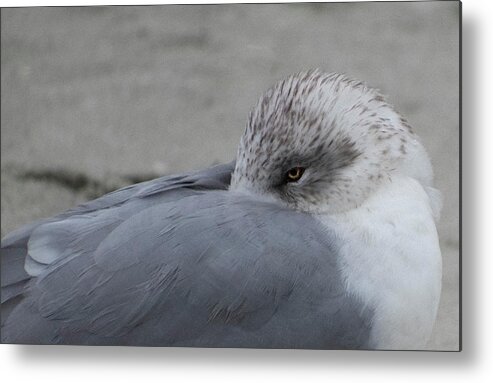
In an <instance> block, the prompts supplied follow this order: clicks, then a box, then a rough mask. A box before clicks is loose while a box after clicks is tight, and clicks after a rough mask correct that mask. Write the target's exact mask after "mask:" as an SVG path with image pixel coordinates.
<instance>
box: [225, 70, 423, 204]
mask: <svg viewBox="0 0 493 383" xmlns="http://www.w3.org/2000/svg"><path fill="white" fill-rule="evenodd" d="M294 167H301V168H303V169H305V171H304V173H303V176H302V177H301V179H300V180H299V181H298V182H286V174H287V172H288V171H289V170H290V169H292V168H294ZM396 172H404V173H407V174H409V175H410V176H413V177H415V178H416V179H418V180H420V181H421V182H422V183H423V184H424V185H427V184H430V183H431V178H432V174H431V166H430V163H429V160H428V157H427V155H426V153H425V151H424V149H423V147H422V145H421V144H420V142H419V140H418V138H417V136H416V135H415V134H414V133H413V132H412V130H411V128H410V126H409V124H408V123H407V122H406V121H405V120H404V119H403V118H402V117H401V116H400V115H398V114H397V113H396V112H395V111H394V110H393V108H392V107H391V106H390V105H389V104H388V103H387V102H386V101H385V99H384V98H383V97H382V95H380V93H379V92H378V91H376V90H374V89H371V88H369V87H367V86H366V85H365V84H364V83H362V82H360V81H356V80H352V79H349V78H348V77H346V76H345V75H341V74H337V73H331V74H326V73H322V72H321V71H319V70H312V71H308V72H301V73H298V74H295V75H292V76H289V77H287V78H286V79H284V80H282V81H280V82H278V83H277V84H276V85H274V86H273V87H272V88H271V89H269V90H268V91H267V92H266V93H265V94H264V95H263V96H262V97H261V98H260V100H259V101H258V103H257V105H256V106H255V108H254V109H253V110H252V111H251V113H250V116H249V119H248V123H247V127H246V130H245V133H244V134H243V136H242V138H241V141H240V145H239V148H238V153H237V158H236V168H235V171H234V173H233V175H232V180H231V189H232V190H239V191H244V192H249V193H255V194H258V195H263V196H265V197H268V198H270V199H274V200H277V201H279V202H281V203H282V204H284V205H287V206H289V207H291V208H293V209H296V210H301V211H306V212H311V213H325V212H331V213H337V212H342V211H346V210H349V209H352V208H354V207H356V206H358V205H359V204H361V203H362V202H363V201H364V200H365V199H366V198H368V196H369V195H371V194H372V193H373V192H374V191H375V190H377V189H378V188H379V187H380V186H381V185H382V183H384V182H388V181H389V180H391V179H392V176H393V174H394V173H396Z"/></svg>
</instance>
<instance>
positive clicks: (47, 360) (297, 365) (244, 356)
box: [0, 0, 493, 383]
mask: <svg viewBox="0 0 493 383" xmlns="http://www.w3.org/2000/svg"><path fill="white" fill-rule="evenodd" d="M220 2H221V3H222V2H224V1H216V3H220ZM244 2H249V1H244ZM250 2H252V1H250ZM253 2H258V1H253ZM162 3H166V2H163V1H152V0H147V1H137V0H133V1H124V0H119V1H83V0H79V1H67V0H64V1H23V0H20V1H14V0H0V6H2V7H5V6H33V5H95V4H105V5H110V4H121V5H123V4H162ZM178 3H182V4H184V3H207V1H179V2H178ZM492 4H493V2H491V1H482V0H464V1H463V20H464V28H463V32H464V39H463V58H464V61H463V102H464V103H463V106H464V118H463V185H464V193H463V211H464V216H463V229H464V231H463V244H464V245H463V282H464V285H463V289H464V290H463V291H464V294H463V309H464V312H463V319H464V321H463V348H464V351H463V352H462V353H427V352H414V353H410V352H354V351H353V352H327V351H291V350H285V351H279V350H277V351H275V350H224V349H216V350H203V349H165V348H158V349H139V348H114V347H109V348H95V347H32V346H31V347H22V346H10V345H1V346H0V365H1V367H0V374H1V378H2V379H3V381H4V382H16V383H18V382H34V381H35V382H37V383H41V382H49V383H53V382H58V381H68V382H71V383H72V382H74V383H82V382H83V383H92V382H110V383H113V382H115V383H116V382H118V383H120V382H152V381H157V382H164V381H170V382H173V383H175V382H181V381H199V382H221V381H228V382H235V383H236V382H249V383H253V382H257V381H260V382H263V381H269V382H270V381H273V382H277V381H281V382H283V383H285V382H286V383H287V382H300V381H301V382H311V381H314V380H323V381H331V380H334V379H337V380H336V381H339V379H341V380H342V381H344V382H353V381H364V382H365V383H366V382H379V383H384V382H393V383H394V382H399V383H401V382H403V383H404V382H422V381H424V382H428V381H433V382H436V383H438V382H442V381H447V382H461V383H462V382H468V383H469V382H485V381H490V379H491V377H492V376H493V368H492V365H493V352H492V348H493V337H492V335H493V334H492V328H493V315H492V307H493V299H492V297H491V295H492V293H493V283H492V281H493V277H492V275H491V274H492V272H493V248H492V246H491V240H490V239H491V235H492V227H491V223H490V222H489V219H488V217H489V216H491V215H493V209H492V202H491V201H492V197H491V196H493V187H492V180H491V174H492V173H493V172H492V165H493V150H492V149H491V148H490V146H491V145H492V144H493V133H492V132H493V126H492V118H491V116H490V115H489V113H490V110H491V109H492V95H491V89H493V83H492V75H491V73H492V69H491V68H493V60H492V54H493V53H492V49H491V47H492V46H493V41H492V40H493V39H492V35H493V34H492V29H493V19H491V18H492V17H493V14H492V12H491V9H492ZM488 68H490V69H489V70H488ZM488 197H489V198H488Z"/></svg>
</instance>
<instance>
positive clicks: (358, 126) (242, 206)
mask: <svg viewBox="0 0 493 383" xmlns="http://www.w3.org/2000/svg"><path fill="white" fill-rule="evenodd" d="M440 201H441V199H440V193H439V192H438V191H437V190H436V189H435V188H434V187H433V171H432V166H431V163H430V159H429V157H428V155H427V153H426V151H425V149H424V146H423V144H422V143H421V141H420V139H419V138H418V136H417V135H416V134H415V133H414V132H413V130H412V128H411V127H410V125H409V123H408V122H407V121H406V120H405V119H404V118H403V117H401V116H400V115H399V114H398V113H397V112H396V111H395V110H394V108H393V107H392V106H391V105H390V104H389V103H388V102H387V101H386V99H385V98H384V97H383V96H382V95H381V94H380V93H379V91H377V90H375V89H372V88H370V87H368V86H367V85H366V84H365V83H362V82H360V81H357V80H354V79H351V78H349V77H347V76H346V75H342V74H337V73H324V72H322V71H320V70H310V71H304V72H300V73H297V74H294V75H291V76H289V77H287V78H285V79H283V80H282V81H280V82H278V83H276V84H275V85H274V86H273V87H272V88H271V89H269V90H268V91H267V92H266V93H265V94H264V95H263V96H262V97H261V98H260V100H259V101H258V103H257V104H256V106H255V107H254V108H253V109H252V111H251V112H250V114H249V118H248V121H247V124H246V129H245V132H244V134H243V136H242V137H241V140H240V143H239V147H238V151H237V155H236V159H235V161H233V162H231V163H229V164H222V165H218V166H214V167H211V168H207V169H205V170H201V171H197V172H189V173H185V174H179V175H173V176H166V177H161V178H157V179H155V180H151V181H147V182H143V183H139V184H135V185H131V186H128V187H125V188H123V189H120V190H117V191H114V192H112V193H109V194H107V195H104V196H102V197H100V198H98V199H95V200H93V201H90V202H87V203H84V204H82V205H79V206H77V207H75V208H73V209H70V210H68V211H65V212H63V213H61V214H59V215H56V216H54V217H51V218H46V219H43V220H40V221H38V222H34V223H32V224H29V225H27V226H25V227H22V228H20V229H18V230H16V231H14V232H12V233H10V234H8V235H7V236H6V237H5V238H4V239H3V240H2V242H1V252H2V254H1V262H2V264H1V271H2V289H1V301H2V306H1V308H2V332H1V336H2V343H21V344H77V345H135V346H187V347H250V348H305V349H380V350H393V349H422V348H423V347H425V346H426V343H427V341H428V340H429V338H430V335H431V332H432V329H433V325H434V322H435V318H436V314H437V308H438V303H439V300H440V291H441V267H442V266H441V253H440V247H439V239H438V235H437V230H436V222H437V221H438V219H439V213H440V208H441V202H440Z"/></svg>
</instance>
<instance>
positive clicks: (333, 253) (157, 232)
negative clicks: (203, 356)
mask: <svg viewBox="0 0 493 383" xmlns="http://www.w3.org/2000/svg"><path fill="white" fill-rule="evenodd" d="M142 207H143V209H141V210H139V211H138V212H137V213H136V214H132V215H130V216H125V214H123V217H121V221H120V222H119V223H118V224H115V226H114V227H113V226H112V227H111V228H110V229H104V230H99V229H98V230H94V227H95V226H96V227H99V226H104V225H105V224H103V223H102V222H104V221H105V217H104V215H103V216H100V215H99V214H101V212H98V213H99V214H84V215H82V216H81V217H79V218H78V219H85V220H86V221H75V222H74V223H73V225H74V226H75V227H74V228H69V229H67V230H68V233H69V234H67V237H66V239H65V240H60V235H59V234H60V233H59V232H57V230H53V231H51V230H48V229H46V230H45V231H44V232H42V233H38V234H37V230H35V231H34V232H33V238H32V239H31V241H30V254H31V252H32V254H31V255H32V256H33V257H34V259H36V260H39V261H46V262H47V261H48V260H49V259H50V258H53V259H54V261H53V262H52V263H51V264H49V263H47V264H46V265H47V266H46V267H45V268H44V269H43V270H42V272H41V273H40V274H39V276H38V277H36V278H33V279H32V280H31V281H30V283H29V287H28V288H27V290H26V291H25V293H24V298H23V299H22V301H21V302H20V303H18V304H17V305H16V306H15V308H14V309H13V311H12V312H11V314H10V315H9V317H8V318H7V321H6V324H5V326H4V328H3V331H2V338H3V339H2V340H3V341H4V342H13V343H42V344H46V343H65V344H122V345H124V344H128V345H150V346H168V345H176V346H208V347H275V348H324V349H329V348H366V347H367V342H368V334H369V330H370V328H369V327H370V322H371V312H370V311H369V309H365V308H363V307H362V306H361V304H360V302H358V301H357V300H356V299H355V298H354V297H350V296H348V295H347V294H346V291H345V287H344V283H343V281H342V279H341V276H340V273H339V271H338V262H337V252H338V246H339V245H340V244H339V243H337V241H336V239H335V237H334V235H333V234H331V233H327V232H325V231H323V230H322V228H321V227H320V226H319V224H318V223H317V222H316V221H315V220H314V219H313V218H311V217H310V216H307V215H305V214H301V213H296V212H293V211H290V210H284V209H281V208H279V207H278V206H276V205H273V204H268V203H262V202H258V201H255V200H252V199H250V198H249V197H246V196H241V195H237V194H235V193H231V192H221V191H215V192H214V191H208V192H204V193H202V194H198V195H194V196H189V197H188V198H183V199H179V200H175V201H173V202H172V203H169V202H157V203H153V204H151V205H147V207H144V206H142ZM113 214H117V211H115V212H113ZM82 217H84V218H82ZM86 226H89V227H90V230H89V229H88V228H87V227H86ZM41 228H42V227H40V229H41ZM75 228H78V233H79V234H77V235H75ZM57 229H58V228H57ZM71 230H73V234H72V231H71ZM86 232H91V233H93V234H92V235H90V236H85V235H84V233H86ZM81 233H82V235H81ZM31 245H32V249H31ZM54 254H55V255H54ZM60 254H64V255H63V256H60Z"/></svg>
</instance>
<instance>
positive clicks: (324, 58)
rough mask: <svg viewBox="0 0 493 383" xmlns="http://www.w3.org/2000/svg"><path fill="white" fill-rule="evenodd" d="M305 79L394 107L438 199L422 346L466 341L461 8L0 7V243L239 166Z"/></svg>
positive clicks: (438, 5)
mask: <svg viewBox="0 0 493 383" xmlns="http://www.w3.org/2000/svg"><path fill="white" fill-rule="evenodd" d="M309 68H321V69H322V70H324V71H329V72H332V71H335V72H343V73H347V74H348V75H350V76H351V77H356V78H358V79H360V80H364V81H366V82H367V83H368V84H369V85H370V86H373V87H377V88H379V89H380V90H381V91H382V92H383V93H384V94H386V95H388V99H389V101H390V102H391V103H392V104H393V105H394V106H395V107H396V109H397V110H398V111H399V112H400V113H401V114H402V115H403V116H404V117H406V118H407V119H408V120H409V122H410V124H411V125H412V126H413V127H414V129H415V131H416V132H417V133H418V134H419V135H420V136H421V138H422V140H423V142H424V144H425V146H426V147H427V149H428V151H429V153H430V156H431V159H432V162H433V164H434V168H435V173H436V186H437V187H438V188H439V189H440V190H441V191H442V193H443V195H444V210H443V213H442V219H441V222H440V225H439V228H438V229H439V235H440V241H441V248H442V254H443V261H444V277H443V292H442V300H441V304H440V310H439V314H438V320H437V323H436V326H435V331H434V334H433V338H432V340H431V341H430V343H429V345H428V348H430V349H436V350H456V349H457V348H458V339H459V288H458V286H459V263H458V260H459V193H458V192H459V100H460V94H459V3H458V2H448V1H445V2H438V1H437V2H433V1H432V2H409V3H392V2H390V3H389V2H382V3H371V2H370V3H333V4H320V3H318V4H316V3H311V4H275V5H274V4H273V5H258V4H255V5H234V4H233V5H231V4H228V5H166V6H140V7H128V6H126V7H79V8H56V7H55V8H11V9H5V8H4V9H2V10H1V235H2V237H3V236H4V235H5V234H6V233H8V232H9V231H11V230H12V229H14V228H16V227H18V226H20V225H22V224H25V223H28V222H30V221H32V220H34V219H37V218H41V217H46V216H50V215H52V214H55V213H57V212H60V211H62V210H65V209H67V208H69V207H71V206H73V205H75V204H77V203H81V202H83V201H85V200H88V199H91V198H95V197H96V196H98V195H100V194H103V193H106V192H108V191H110V190H113V189H115V188H118V187H121V186H124V185H126V184H129V183H134V182H138V181H142V180H145V179H148V178H153V177H157V176H160V175H164V174H170V173H175V172H181V171H184V170H190V169H197V168H202V167H205V166H208V165H210V164H214V163H219V162H225V161H230V160H231V159H233V158H234V155H235V152H236V145H237V143H238V141H239V138H240V136H241V134H242V132H243V129H244V126H245V122H246V118H247V115H248V112H249V110H250V108H251V107H252V106H253V105H254V103H255V101H256V100H257V98H258V97H259V96H260V95H261V94H262V93H263V92H264V91H265V90H266V89H267V88H268V87H270V86H271V85H273V84H274V83H275V82H276V81H277V80H279V79H281V78H283V77H284V76H286V75H288V74H291V73H293V72H297V71H300V70H305V69H309Z"/></svg>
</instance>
